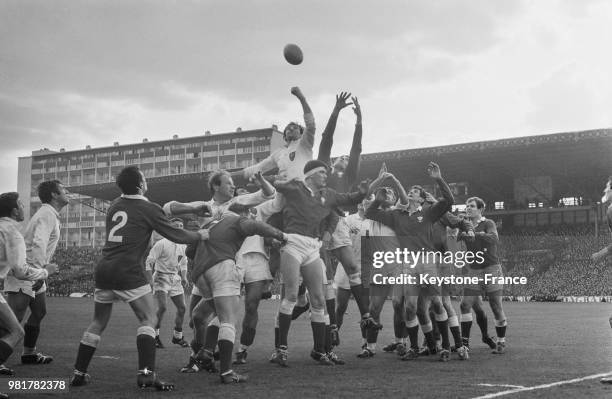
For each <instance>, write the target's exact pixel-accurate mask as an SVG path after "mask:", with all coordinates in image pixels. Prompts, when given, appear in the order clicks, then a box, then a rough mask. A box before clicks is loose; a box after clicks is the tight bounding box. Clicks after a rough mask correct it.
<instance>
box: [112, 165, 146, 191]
mask: <svg viewBox="0 0 612 399" xmlns="http://www.w3.org/2000/svg"><path fill="white" fill-rule="evenodd" d="M117 186H119V188H120V189H121V192H122V193H123V194H126V195H134V194H138V189H140V188H142V175H141V174H140V168H139V167H138V166H134V165H132V166H127V167H125V168H123V169H122V170H121V172H119V174H118V175H117Z"/></svg>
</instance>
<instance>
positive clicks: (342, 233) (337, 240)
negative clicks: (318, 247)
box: [329, 217, 353, 250]
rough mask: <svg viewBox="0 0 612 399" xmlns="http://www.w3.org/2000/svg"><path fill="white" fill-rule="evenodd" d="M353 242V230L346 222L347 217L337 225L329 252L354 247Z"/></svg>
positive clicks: (341, 219) (342, 218)
mask: <svg viewBox="0 0 612 399" xmlns="http://www.w3.org/2000/svg"><path fill="white" fill-rule="evenodd" d="M352 245H353V241H352V240H351V228H350V227H349V225H348V223H347V222H346V218H345V217H341V218H340V220H339V221H338V224H337V225H336V230H334V234H332V240H331V244H330V246H329V250H332V249H336V248H342V247H348V246H352Z"/></svg>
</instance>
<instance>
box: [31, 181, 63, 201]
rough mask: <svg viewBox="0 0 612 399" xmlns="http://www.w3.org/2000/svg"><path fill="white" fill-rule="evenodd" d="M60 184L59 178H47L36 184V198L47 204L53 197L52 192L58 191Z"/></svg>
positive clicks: (57, 192)
mask: <svg viewBox="0 0 612 399" xmlns="http://www.w3.org/2000/svg"><path fill="white" fill-rule="evenodd" d="M61 184H62V182H61V181H59V180H47V181H44V182H42V183H40V184H39V185H38V188H37V191H38V198H40V202H42V203H43V204H48V203H50V202H51V200H52V199H53V195H52V194H53V193H56V194H59V193H60V185H61Z"/></svg>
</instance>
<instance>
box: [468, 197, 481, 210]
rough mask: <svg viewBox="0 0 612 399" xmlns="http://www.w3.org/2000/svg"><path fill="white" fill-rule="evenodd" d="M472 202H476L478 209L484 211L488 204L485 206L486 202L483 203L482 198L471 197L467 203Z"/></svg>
mask: <svg viewBox="0 0 612 399" xmlns="http://www.w3.org/2000/svg"><path fill="white" fill-rule="evenodd" d="M472 201H474V202H475V203H476V208H478V209H480V210H483V211H484V209H485V207H486V204H485V202H484V201H483V199H482V198H480V197H470V198H468V199H467V201H465V203H466V204H467V203H468V202H472Z"/></svg>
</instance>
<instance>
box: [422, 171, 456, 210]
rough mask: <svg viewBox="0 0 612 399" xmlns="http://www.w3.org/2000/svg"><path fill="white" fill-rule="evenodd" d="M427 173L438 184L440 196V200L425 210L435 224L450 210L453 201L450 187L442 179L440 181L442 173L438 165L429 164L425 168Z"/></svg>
mask: <svg viewBox="0 0 612 399" xmlns="http://www.w3.org/2000/svg"><path fill="white" fill-rule="evenodd" d="M427 172H428V173H429V176H430V177H431V178H432V179H434V180H435V182H436V183H437V184H438V187H439V188H440V192H441V194H442V198H441V199H440V200H439V201H438V202H436V203H435V204H433V205H432V206H431V207H429V208H428V210H427V213H428V216H429V219H430V220H432V221H434V222H435V221H437V220H439V219H440V218H441V217H442V215H444V214H445V213H446V212H448V211H450V210H451V207H452V205H453V203H454V202H455V199H454V198H453V193H452V192H451V190H450V187H449V186H448V184H446V182H445V181H444V179H442V173H441V172H440V167H439V166H438V164H436V163H434V162H430V163H429V165H428V167H427Z"/></svg>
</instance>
